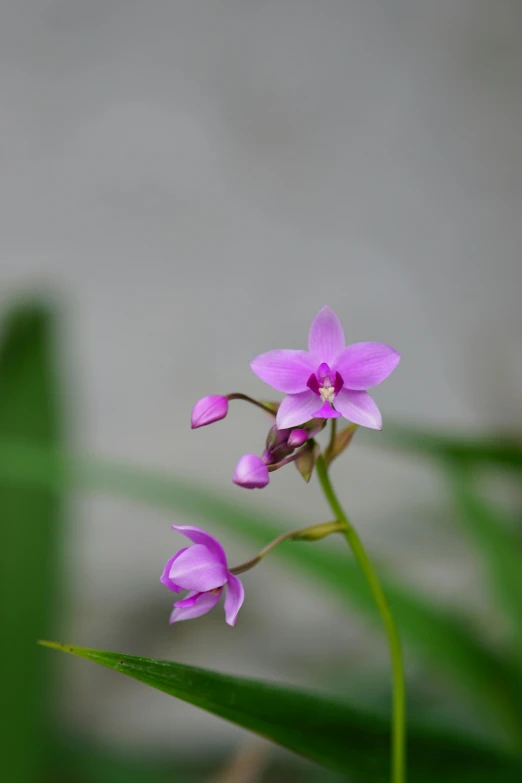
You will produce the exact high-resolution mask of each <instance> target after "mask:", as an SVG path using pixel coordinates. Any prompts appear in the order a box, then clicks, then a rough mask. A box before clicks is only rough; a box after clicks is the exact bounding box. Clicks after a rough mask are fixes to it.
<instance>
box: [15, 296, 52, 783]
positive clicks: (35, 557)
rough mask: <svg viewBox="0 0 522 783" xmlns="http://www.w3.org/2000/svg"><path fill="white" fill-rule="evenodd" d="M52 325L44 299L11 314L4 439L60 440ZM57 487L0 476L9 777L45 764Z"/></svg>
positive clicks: (35, 772)
mask: <svg viewBox="0 0 522 783" xmlns="http://www.w3.org/2000/svg"><path fill="white" fill-rule="evenodd" d="M52 332H53V317H52V314H51V312H50V311H49V310H48V309H47V308H45V307H43V306H39V305H30V304H28V305H25V306H19V307H15V308H13V309H12V310H11V311H10V313H9V314H8V317H7V319H6V322H5V325H4V328H3V340H2V344H1V347H0V443H1V442H4V441H5V440H6V439H8V438H13V437H21V438H23V437H26V438H31V439H33V440H34V441H35V443H38V444H39V445H40V446H41V447H49V446H56V445H57V443H58V441H59V438H60V429H61V427H60V414H59V405H58V382H57V378H56V373H55V370H54V350H53V334H52ZM57 489H58V487H57V486H54V487H38V486H36V485H33V486H31V487H29V488H27V487H21V486H16V485H13V484H12V483H10V482H8V481H5V480H2V477H1V476H0V531H1V533H2V546H1V547H0V581H1V588H0V627H1V628H2V634H4V635H5V638H9V639H10V640H11V642H10V644H9V646H6V645H3V646H2V650H1V652H0V671H2V674H3V678H2V708H3V711H4V713H5V715H7V716H8V720H5V721H4V724H3V725H4V728H3V731H2V741H3V742H2V748H3V752H2V770H3V772H4V773H5V774H6V779H10V780H15V779H16V780H19V781H20V782H21V783H36V781H39V780H41V776H42V768H43V767H44V765H45V747H44V745H45V739H44V735H45V730H46V727H47V723H48V718H47V715H46V711H47V703H46V697H47V695H48V694H47V687H48V684H49V683H48V676H47V675H48V672H47V669H46V668H44V667H43V666H42V664H43V663H44V662H43V661H42V659H41V656H39V655H35V652H34V638H35V635H40V634H42V633H46V632H50V630H51V628H52V626H53V624H54V623H53V617H54V612H53V607H54V606H55V605H56V597H57V584H56V572H57V569H56V564H57V560H58V552H57V541H58V536H59V533H60V529H61V525H60V510H59V504H58V499H57V497H56V490H57ZM36 574H37V575H38V589H37V590H35V586H34V575H36ZM27 617H31V618H32V620H31V623H27V622H26V618H27Z"/></svg>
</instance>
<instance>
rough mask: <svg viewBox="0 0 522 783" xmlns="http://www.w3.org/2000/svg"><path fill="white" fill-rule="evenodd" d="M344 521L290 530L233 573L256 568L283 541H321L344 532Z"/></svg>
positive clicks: (232, 572)
mask: <svg viewBox="0 0 522 783" xmlns="http://www.w3.org/2000/svg"><path fill="white" fill-rule="evenodd" d="M344 528H345V525H344V522H320V523H319V524H316V525H310V526H309V527H303V528H300V529H299V530H290V532H288V533H283V534H282V535H280V536H278V537H277V538H274V540H273V541H271V542H270V543H269V544H267V545H266V546H265V547H264V548H263V549H262V550H261V551H260V552H259V553H258V554H257V555H256V556H255V557H252V558H251V559H250V560H247V561H246V562H245V563H241V565H238V566H234V568H231V569H230V573H231V574H236V575H237V574H242V573H244V572H245V571H249V570H250V569H251V568H254V566H256V565H257V564H258V563H260V562H261V560H262V559H263V558H264V557H266V555H268V553H269V552H271V551H272V550H273V549H275V548H276V546H279V544H282V543H283V541H319V539H320V538H325V537H326V536H329V535H330V534H331V533H343V532H344Z"/></svg>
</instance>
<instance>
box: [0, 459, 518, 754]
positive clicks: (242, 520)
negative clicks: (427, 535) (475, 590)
mask: <svg viewBox="0 0 522 783" xmlns="http://www.w3.org/2000/svg"><path fill="white" fill-rule="evenodd" d="M0 476H2V477H3V478H4V479H7V478H10V479H11V480H13V481H21V482H24V483H25V482H30V483H31V482H38V483H40V484H42V485H43V486H47V487H62V486H63V487H68V488H71V489H74V488H76V489H83V490H90V491H96V492H108V493H110V494H116V495H122V496H125V497H127V498H130V499H133V500H136V501H139V502H142V503H150V504H153V505H156V506H159V507H162V508H167V509H170V510H172V511H175V512H177V513H180V514H184V515H186V516H189V517H192V518H194V519H196V520H198V521H201V523H202V524H203V525H204V526H208V523H209V521H210V520H214V522H216V523H218V524H219V525H221V526H222V527H223V528H224V529H227V530H231V531H233V533H234V535H238V536H240V537H242V538H244V539H245V540H248V541H250V542H251V543H252V544H253V545H254V546H255V548H256V550H257V549H258V548H261V547H262V546H264V545H265V544H266V543H268V542H269V541H270V540H272V539H273V538H276V536H278V535H279V534H280V533H281V532H285V531H286V530H291V529H294V528H296V527H298V526H299V524H297V523H296V522H295V520H294V521H292V522H289V521H287V522H286V523H284V522H282V521H281V519H280V518H279V519H278V518H274V516H273V515H270V514H269V513H268V512H266V511H255V510H253V509H251V508H249V507H246V506H244V505H241V504H240V503H237V502H230V501H229V500H227V499H225V498H224V497H222V496H221V495H220V494H219V493H216V492H212V491H211V490H207V489H205V488H203V487H200V486H198V485H191V484H190V482H188V481H185V480H183V481H182V480H179V479H175V478H172V477H162V476H158V475H157V474H155V473H150V472H147V471H143V470H137V469H133V468H130V467H123V466H119V465H114V464H110V463H107V462H103V461H96V462H94V461H82V460H79V461H77V460H72V459H67V458H65V457H63V456H62V455H60V454H59V453H58V452H55V453H54V454H53V453H51V452H49V451H45V450H42V449H38V448H35V447H34V446H31V445H28V444H26V445H24V444H20V443H18V444H15V443H13V444H11V445H7V444H5V445H4V446H3V447H0ZM273 557H274V558H279V559H280V560H282V561H284V562H285V563H287V564H288V565H291V566H292V567H293V568H295V569H298V570H299V571H301V573H303V575H304V576H306V578H307V579H308V580H310V578H314V579H315V580H316V582H317V585H318V586H320V585H321V584H322V585H323V586H324V587H327V588H329V589H331V590H332V591H333V592H334V594H335V595H336V597H337V598H338V599H339V600H342V601H344V602H345V603H349V604H350V605H352V606H354V607H356V608H357V609H358V610H359V611H361V612H362V613H363V614H364V615H366V616H367V617H369V618H370V619H371V620H373V621H374V622H375V623H376V624H377V626H378V627H380V619H379V614H378V611H377V609H376V608H375V605H374V601H373V598H372V596H371V594H370V592H369V590H368V587H367V585H366V582H365V581H364V578H363V577H362V575H361V573H360V571H359V568H358V567H357V565H356V564H355V563H354V562H353V561H352V560H351V559H350V556H349V554H348V553H347V552H345V551H344V549H343V547H342V546H340V547H339V548H338V549H337V550H335V551H331V550H328V549H326V548H323V547H322V546H321V545H320V544H313V545H312V544H308V543H299V542H293V543H288V544H283V545H282V546H280V547H278V548H277V549H276V550H275V551H274V553H273ZM381 582H382V584H383V588H384V590H385V592H386V595H387V597H388V600H389V602H390V604H391V606H392V608H393V611H394V615H395V617H396V619H397V622H398V624H399V626H400V629H401V634H402V637H403V639H404V640H405V641H406V642H407V643H408V645H409V646H410V648H411V649H412V650H413V651H415V652H416V653H417V654H418V655H420V656H422V657H423V658H424V659H426V660H428V661H430V663H431V664H432V665H434V666H435V667H437V669H438V670H440V671H442V672H445V673H446V674H448V675H450V676H451V678H452V681H453V683H454V685H456V686H457V687H459V688H461V690H463V691H464V692H466V693H467V695H468V696H469V697H471V699H472V700H473V702H474V703H475V705H476V706H477V707H478V708H481V709H482V712H483V715H484V720H485V721H487V720H488V719H489V720H490V722H491V725H492V726H493V727H495V728H496V727H498V726H500V727H501V728H502V729H503V730H504V731H506V732H508V733H509V734H510V736H511V737H512V738H515V739H516V741H517V743H518V744H520V740H521V737H522V693H521V689H520V686H519V681H517V679H516V670H514V668H513V666H512V664H511V662H509V661H507V660H505V658H504V657H503V656H502V655H501V654H500V653H498V652H497V651H495V650H493V649H491V648H490V647H488V645H487V644H486V643H485V642H483V641H482V640H481V639H480V638H479V637H478V636H477V635H476V634H475V633H474V632H473V631H472V630H471V629H470V628H469V627H468V626H467V623H466V618H464V617H462V616H461V615H459V614H457V613H454V612H452V611H450V610H447V609H444V608H442V607H440V606H438V605H435V604H433V603H431V602H430V601H429V600H428V599H425V598H422V597H421V596H419V595H415V594H414V593H413V591H412V590H411V589H410V588H408V587H404V586H402V585H400V584H399V583H398V582H397V581H396V580H392V579H383V578H382V573H381ZM383 644H384V641H383Z"/></svg>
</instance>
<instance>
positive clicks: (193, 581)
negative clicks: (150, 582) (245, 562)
mask: <svg viewBox="0 0 522 783" xmlns="http://www.w3.org/2000/svg"><path fill="white" fill-rule="evenodd" d="M169 578H170V579H171V580H172V582H174V584H176V585H180V586H181V587H183V589H185V590H199V591H201V592H205V591H207V590H213V589H214V588H216V587H221V586H222V585H224V584H225V582H226V581H227V570H226V567H225V566H224V565H223V563H222V562H221V561H220V560H218V558H216V556H215V554H214V553H213V552H211V551H210V549H207V547H206V546H203V545H202V544H195V545H194V546H191V547H189V548H188V549H186V550H185V552H183V554H182V555H180V556H179V557H178V558H176V560H175V561H174V562H173V563H172V565H171V568H170V572H169Z"/></svg>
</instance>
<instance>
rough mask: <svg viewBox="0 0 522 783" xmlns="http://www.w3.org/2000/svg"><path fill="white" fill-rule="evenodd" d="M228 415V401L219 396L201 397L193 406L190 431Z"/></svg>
mask: <svg viewBox="0 0 522 783" xmlns="http://www.w3.org/2000/svg"><path fill="white" fill-rule="evenodd" d="M227 413H228V400H227V398H226V397H222V396H221V395H219V394H211V395H210V396H208V397H203V398H202V399H201V400H199V402H197V403H196V404H195V405H194V408H193V410H192V416H191V423H192V429H193V430H195V429H197V428H198V427H204V426H205V425H206V424H212V423H213V422H214V421H219V420H220V419H224V418H225V416H226V415H227Z"/></svg>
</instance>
